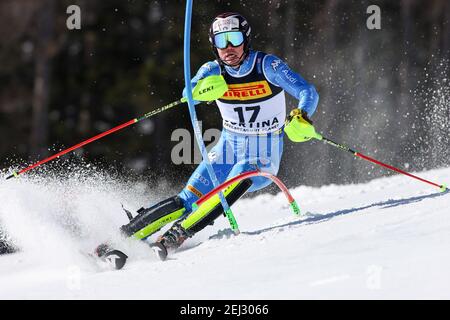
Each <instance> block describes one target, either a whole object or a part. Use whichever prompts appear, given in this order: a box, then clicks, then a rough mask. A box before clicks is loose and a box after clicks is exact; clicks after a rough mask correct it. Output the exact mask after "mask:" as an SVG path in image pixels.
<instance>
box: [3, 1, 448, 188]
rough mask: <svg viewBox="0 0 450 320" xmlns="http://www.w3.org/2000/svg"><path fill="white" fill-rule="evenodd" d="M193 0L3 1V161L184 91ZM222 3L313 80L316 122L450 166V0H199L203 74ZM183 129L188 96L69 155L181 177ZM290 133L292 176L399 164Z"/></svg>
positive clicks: (342, 135)
mask: <svg viewBox="0 0 450 320" xmlns="http://www.w3.org/2000/svg"><path fill="white" fill-rule="evenodd" d="M73 4H75V5H78V6H79V7H80V8H81V30H68V28H67V27H66V20H67V18H68V17H69V16H70V15H69V14H67V13H66V10H67V7H68V6H69V5H73ZM373 4H374V5H378V6H379V7H380V8H381V29H380V30H369V29H368V28H367V26H366V20H367V19H368V18H369V16H370V14H368V13H367V12H366V10H367V7H368V6H369V5H373ZM184 6H185V2H184V1H175V0H171V1H163V0H160V1H151V0H148V1H145V0H134V1H133V0H128V1H126V0H108V1H100V0H70V1H65V0H61V1H56V0H0V137H1V138H0V139H1V143H0V164H1V168H2V169H3V170H4V171H5V172H6V171H7V170H8V168H10V166H12V165H15V166H20V167H23V166H24V165H26V164H30V163H32V162H34V161H36V160H39V159H43V158H44V157H47V156H49V155H51V154H54V153H56V152H57V151H60V150H62V149H64V148H67V147H70V146H72V145H74V144H76V143H78V142H80V141H83V140H85V139H87V138H89V137H91V136H94V135H96V134H99V133H100V132H102V131H105V130H107V129H109V128H112V127H114V126H116V125H118V124H121V123H124V122H126V121H128V120H131V119H133V118H134V117H137V116H140V115H143V114H145V113H147V112H149V111H151V110H153V109H156V108H158V107H160V106H163V105H165V104H167V103H170V102H172V101H175V100H177V99H179V98H180V96H181V91H182V89H183V86H184V79H183V55H182V54H183V53H182V52H183V50H182V46H183V27H184V13H185V8H184ZM223 11H238V12H240V13H242V14H243V15H244V16H246V17H247V19H248V20H249V22H250V24H251V26H252V29H253V42H252V44H253V48H254V49H256V50H262V51H266V52H269V53H273V54H276V55H278V56H280V57H281V58H283V59H284V60H286V61H287V62H288V63H289V65H290V66H291V67H292V68H293V69H294V70H296V71H297V72H299V73H300V74H301V75H302V76H303V77H304V78H305V79H307V80H308V81H309V82H311V83H312V84H314V85H315V86H316V88H317V90H318V92H319V94H320V102H319V106H318V111H317V113H316V114H315V115H314V117H313V121H314V123H315V125H316V128H317V130H318V131H319V132H322V133H323V134H324V135H325V136H327V137H329V138H331V139H333V140H336V141H338V142H341V143H345V144H348V145H349V146H350V147H354V149H356V150H359V151H361V152H363V153H366V154H368V155H370V156H373V157H375V158H376V159H378V160H381V161H384V162H387V163H389V164H391V165H394V166H398V167H400V168H403V169H405V170H408V171H419V170H423V169H429V168H437V167H443V166H448V165H450V160H449V158H450V151H449V149H450V148H449V147H450V138H449V136H450V134H449V133H450V130H449V118H450V107H449V106H450V90H449V74H450V69H449V59H450V1H448V0H397V1H396V0H385V1H352V0H321V1H307V0H304V1H300V0H297V1H294V0H271V1H262V0H258V1H256V0H249V1H231V0H230V1H212V0H209V1H206V0H203V1H201V0H196V1H194V12H193V20H192V21H193V25H192V44H191V60H192V65H191V68H192V73H193V74H194V73H195V72H196V70H197V69H198V67H200V66H201V65H202V64H203V63H204V62H205V61H208V60H212V59H214V57H213V54H212V51H211V48H210V45H209V42H208V37H207V31H208V28H209V24H210V22H211V20H212V18H213V17H214V16H215V15H217V14H218V13H220V12H223ZM288 102H289V108H290V109H291V108H294V107H295V106H296V105H297V102H296V101H295V100H294V99H292V98H290V97H289V98H288ZM197 110H198V114H199V118H200V119H201V120H202V121H203V128H204V129H205V130H206V129H208V128H219V129H220V128H221V120H220V115H219V112H218V110H217V108H216V107H215V105H199V106H198V107H197ZM177 128H186V129H188V130H191V129H190V120H189V114H188V111H187V107H186V105H184V106H180V107H177V108H175V109H171V110H169V111H166V112H164V113H162V114H160V115H158V116H156V117H153V118H152V119H149V120H146V121H143V122H142V123H140V124H138V125H136V126H134V127H130V128H127V129H125V130H123V131H120V132H118V133H115V134H114V135H111V136H108V137H106V138H103V139H102V140H99V141H97V142H94V143H92V144H90V145H88V146H86V147H85V148H83V149H82V150H79V151H78V152H76V153H75V154H73V155H71V156H70V157H71V158H72V160H73V161H76V160H77V159H78V160H80V159H82V161H83V162H84V163H95V164H96V165H98V167H99V168H102V169H106V170H114V171H117V172H119V173H121V174H124V175H127V176H133V177H135V178H138V179H141V178H142V179H148V180H152V179H161V180H163V179H164V180H166V181H168V182H169V183H172V184H173V186H174V187H177V188H178V187H181V186H182V185H183V184H184V183H185V181H186V180H187V178H188V177H189V175H190V173H191V172H192V171H193V169H194V168H195V165H192V164H191V165H175V164H173V163H172V161H171V150H172V148H173V147H174V146H175V145H176V144H177V143H178V142H177V141H171V134H172V132H173V131H174V130H175V129H177ZM285 142H286V144H285V153H284V158H283V161H282V167H281V170H280V173H279V176H280V178H281V179H282V180H283V181H285V182H286V184H287V185H288V186H290V187H291V186H297V185H300V184H301V185H311V186H319V185H322V184H330V183H353V182H362V181H367V180H369V179H372V178H374V177H379V176H382V175H388V174H391V173H390V172H387V171H386V170H384V169H380V168H375V167H374V166H372V165H371V164H370V163H367V162H364V161H361V160H357V159H353V158H352V156H351V155H349V154H348V153H346V152H343V151H340V150H336V149H334V148H332V147H330V146H326V145H323V144H321V143H320V142H307V143H303V144H294V143H292V142H290V141H288V140H287V139H286V140H285ZM63 169H64V170H71V169H70V168H63ZM8 172H9V171H8Z"/></svg>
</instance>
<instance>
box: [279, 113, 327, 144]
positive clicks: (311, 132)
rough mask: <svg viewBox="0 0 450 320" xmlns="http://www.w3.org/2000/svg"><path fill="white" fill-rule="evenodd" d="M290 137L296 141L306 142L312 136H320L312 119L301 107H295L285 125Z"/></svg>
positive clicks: (285, 130)
mask: <svg viewBox="0 0 450 320" xmlns="http://www.w3.org/2000/svg"><path fill="white" fill-rule="evenodd" d="M284 132H286V134H287V136H288V138H289V139H290V140H291V141H294V142H305V141H308V140H311V139H312V138H319V137H320V135H319V134H318V133H316V130H315V129H314V126H313V125H312V121H311V120H309V118H308V116H307V115H306V113H305V112H302V111H301V110H299V109H294V110H292V111H291V113H290V114H289V117H288V118H287V119H286V124H285V126H284Z"/></svg>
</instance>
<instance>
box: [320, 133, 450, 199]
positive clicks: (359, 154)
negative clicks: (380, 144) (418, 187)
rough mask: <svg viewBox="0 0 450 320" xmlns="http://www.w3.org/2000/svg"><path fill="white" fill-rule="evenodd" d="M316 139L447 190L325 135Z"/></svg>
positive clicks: (442, 190) (441, 188)
mask: <svg viewBox="0 0 450 320" xmlns="http://www.w3.org/2000/svg"><path fill="white" fill-rule="evenodd" d="M315 138H316V137H315ZM316 139H318V140H322V141H323V142H325V143H327V144H329V145H331V146H333V147H336V148H339V149H341V150H344V151H347V152H350V153H351V154H353V155H355V156H357V157H359V158H361V159H364V160H367V161H370V162H372V163H375V164H378V165H380V166H382V167H385V168H388V169H390V170H392V171H395V172H398V173H401V174H404V175H407V176H408V177H411V178H414V179H417V180H420V181H422V182H425V183H428V184H430V185H432V186H435V187H438V188H439V189H440V190H441V192H445V191H446V190H447V186H446V185H445V184H441V185H439V184H437V183H434V182H431V181H428V180H426V179H423V178H420V177H418V176H415V175H413V174H411V173H408V172H406V171H403V170H400V169H398V168H396V167H393V166H391V165H389V164H386V163H383V162H381V161H378V160H376V159H373V158H371V157H369V156H366V155H364V154H362V153H361V152H357V151H354V150H352V149H350V148H349V147H347V146H345V145H343V144H340V143H337V142H334V141H333V140H330V139H328V138H325V137H322V136H320V139H319V137H317V138H316Z"/></svg>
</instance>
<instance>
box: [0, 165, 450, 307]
mask: <svg viewBox="0 0 450 320" xmlns="http://www.w3.org/2000/svg"><path fill="white" fill-rule="evenodd" d="M416 174H418V175H419V176H422V177H424V178H426V179H430V180H432V181H437V182H439V183H448V182H450V168H444V169H439V170H432V171H427V172H420V173H416ZM0 178H1V180H0V181H1V182H0V197H1V199H0V200H1V201H0V221H1V224H2V225H3V226H4V227H6V229H7V230H8V232H9V233H10V234H11V235H12V236H13V238H14V241H15V243H16V244H17V245H19V246H20V247H21V251H20V252H18V253H15V254H10V255H3V256H0V299H194V300H195V299H350V298H352V299H435V298H437V299H450V250H449V247H450V209H449V208H450V193H449V192H445V193H441V192H439V190H437V189H435V188H433V187H431V186H429V185H427V184H424V183H421V182H419V181H416V180H413V179H411V178H408V177H405V176H391V177H388V178H381V179H376V180H373V181H371V182H369V183H365V184H352V185H343V186H339V185H329V186H324V187H321V188H311V187H298V188H296V189H293V190H291V191H292V193H293V195H294V197H295V198H296V200H297V201H298V203H299V205H300V207H301V210H302V215H301V216H294V215H293V214H292V213H291V211H290V209H289V207H288V205H287V203H286V199H285V198H284V195H283V194H278V195H269V194H267V195H261V196H257V197H255V198H245V199H242V200H241V201H239V202H238V203H237V204H235V205H234V207H233V209H234V213H235V216H236V218H237V221H238V223H239V226H240V229H241V232H242V233H241V234H240V235H239V236H229V237H227V236H222V237H220V236H219V235H221V234H222V232H220V231H221V230H225V229H226V228H227V221H226V219H225V218H222V219H219V220H220V221H217V222H216V224H215V225H214V226H211V227H209V228H207V229H205V230H203V231H202V232H200V233H199V234H198V235H197V236H196V237H195V238H192V239H189V240H188V241H187V242H186V243H185V244H184V245H183V247H182V248H181V249H180V250H179V252H177V253H176V254H174V255H172V256H171V259H170V260H168V261H165V262H161V261H158V260H157V259H156V258H155V257H154V256H153V255H152V253H151V251H150V250H149V249H148V248H147V246H146V245H145V243H143V242H137V241H123V240H120V238H119V237H118V236H117V232H116V231H117V228H118V227H119V226H120V225H122V224H125V223H126V222H127V217H126V215H125V214H123V213H122V209H121V204H123V205H124V206H125V207H127V208H128V209H132V210H136V209H138V208H139V207H140V206H143V205H150V204H151V203H154V202H156V201H158V200H161V199H163V198H164V197H165V196H167V194H168V193H165V194H162V193H159V194H158V193H156V192H153V193H151V194H152V195H151V196H150V195H149V193H148V191H147V190H146V186H144V185H141V184H131V183H124V182H120V181H117V180H114V179H110V178H109V177H108V176H106V175H101V174H99V175H97V176H95V175H94V176H92V175H88V177H86V176H81V177H80V176H77V175H73V176H71V177H69V178H67V179H65V180H64V181H62V180H61V179H51V178H35V177H34V178H29V177H21V178H20V179H11V180H8V181H4V180H3V179H4V177H0ZM109 238H111V239H113V241H116V243H117V247H118V248H119V249H122V250H124V251H125V252H126V253H127V254H128V255H129V256H130V258H129V260H128V263H127V265H126V266H125V267H124V269H122V270H120V271H112V270H108V269H105V268H103V267H102V266H100V265H98V264H97V263H96V262H95V261H94V260H93V259H92V258H89V257H87V256H86V255H85V254H84V253H85V252H89V251H90V250H92V249H93V248H94V247H95V245H96V244H98V243H99V242H101V241H103V240H105V239H109Z"/></svg>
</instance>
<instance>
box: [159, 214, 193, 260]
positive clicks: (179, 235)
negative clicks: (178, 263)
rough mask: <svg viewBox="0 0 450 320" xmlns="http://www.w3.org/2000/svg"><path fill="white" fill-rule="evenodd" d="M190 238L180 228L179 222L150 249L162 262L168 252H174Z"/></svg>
mask: <svg viewBox="0 0 450 320" xmlns="http://www.w3.org/2000/svg"><path fill="white" fill-rule="evenodd" d="M191 236H192V234H191V233H189V232H188V231H187V230H185V229H184V228H183V227H182V226H181V222H176V223H175V224H174V225H173V226H172V227H171V228H170V229H169V230H167V231H166V232H165V233H164V234H163V235H162V236H160V237H159V238H158V240H157V241H156V242H155V243H153V244H151V245H150V247H151V248H152V250H153V251H154V252H155V253H156V255H157V256H158V257H159V258H160V259H161V260H162V261H164V260H166V259H167V254H168V251H175V250H176V249H178V248H179V247H180V246H181V245H182V244H183V242H184V241H185V240H186V239H187V238H190V237H191Z"/></svg>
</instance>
